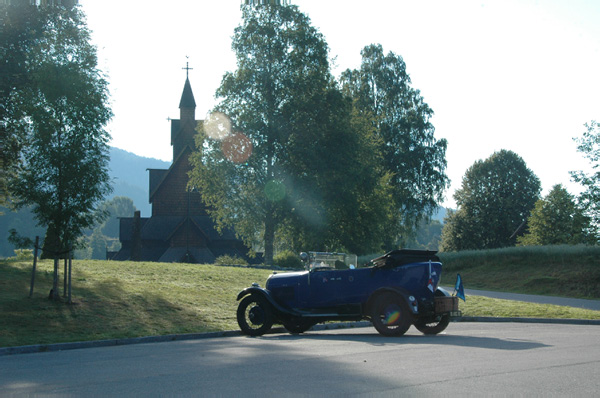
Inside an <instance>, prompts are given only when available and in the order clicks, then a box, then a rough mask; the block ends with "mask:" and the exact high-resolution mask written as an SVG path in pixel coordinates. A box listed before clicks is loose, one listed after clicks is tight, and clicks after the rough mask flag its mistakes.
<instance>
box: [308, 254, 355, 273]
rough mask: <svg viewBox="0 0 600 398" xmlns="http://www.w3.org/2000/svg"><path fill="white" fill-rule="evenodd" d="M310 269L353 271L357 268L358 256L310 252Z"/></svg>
mask: <svg viewBox="0 0 600 398" xmlns="http://www.w3.org/2000/svg"><path fill="white" fill-rule="evenodd" d="M308 256H309V260H308V269H309V270H313V269H318V268H330V269H353V268H355V267H356V262H357V256H356V254H346V253H330V252H308Z"/></svg>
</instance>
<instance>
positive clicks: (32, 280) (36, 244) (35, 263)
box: [29, 236, 40, 297]
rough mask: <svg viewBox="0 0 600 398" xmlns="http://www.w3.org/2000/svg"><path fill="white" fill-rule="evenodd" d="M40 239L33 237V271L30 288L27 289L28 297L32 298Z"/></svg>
mask: <svg viewBox="0 0 600 398" xmlns="http://www.w3.org/2000/svg"><path fill="white" fill-rule="evenodd" d="M39 243H40V237H39V236H36V237H35V246H34V247H33V269H32V270H31V286H30V287H29V297H31V296H33V285H34V283H35V267H36V266H37V255H38V244H39Z"/></svg>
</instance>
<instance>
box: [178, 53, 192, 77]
mask: <svg viewBox="0 0 600 398" xmlns="http://www.w3.org/2000/svg"><path fill="white" fill-rule="evenodd" d="M186 58H187V57H186ZM181 69H185V78H186V79H187V78H188V77H189V73H190V70H193V69H194V68H190V63H189V62H187V61H186V63H185V68H181Z"/></svg>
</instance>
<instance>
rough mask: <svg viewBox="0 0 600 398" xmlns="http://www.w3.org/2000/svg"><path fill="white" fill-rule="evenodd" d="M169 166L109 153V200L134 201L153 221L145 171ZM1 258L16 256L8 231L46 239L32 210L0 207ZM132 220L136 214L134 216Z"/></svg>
mask: <svg viewBox="0 0 600 398" xmlns="http://www.w3.org/2000/svg"><path fill="white" fill-rule="evenodd" d="M170 165H171V163H170V162H165V161H162V160H158V159H152V158H145V157H142V156H137V155H135V154H133V153H131V152H127V151H125V150H123V149H118V148H111V149H110V163H109V168H110V176H111V179H112V180H113V193H112V194H111V195H110V196H109V197H107V198H106V200H109V199H112V198H114V197H115V196H126V197H128V198H131V199H132V200H133V204H134V205H135V207H136V209H138V210H141V211H142V216H143V217H150V215H151V213H152V207H151V206H150V204H149V203H148V171H147V170H146V169H168V168H169V166H170ZM0 211H1V212H3V213H4V214H3V215H0V257H10V256H13V255H14V247H13V246H12V245H11V244H10V243H8V240H7V239H8V231H9V230H10V229H12V228H14V229H16V230H17V232H18V233H19V234H20V235H21V236H26V237H29V238H31V239H34V238H35V236H40V238H42V239H43V237H44V234H45V229H43V228H40V227H37V226H36V224H35V220H34V219H33V214H32V213H31V211H30V210H29V209H22V210H20V211H18V212H13V211H10V210H8V209H5V208H2V207H0ZM131 216H133V214H132V215H131Z"/></svg>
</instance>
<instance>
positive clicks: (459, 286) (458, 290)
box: [453, 274, 467, 301]
mask: <svg viewBox="0 0 600 398" xmlns="http://www.w3.org/2000/svg"><path fill="white" fill-rule="evenodd" d="M453 295H455V296H456V297H458V298H459V299H462V301H467V299H466V297H465V288H464V287H463V283H462V278H461V277H460V274H456V284H455V285H454V293H453Z"/></svg>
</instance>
